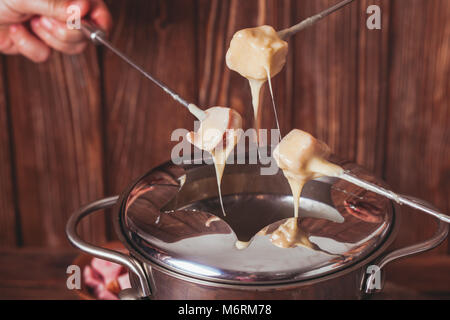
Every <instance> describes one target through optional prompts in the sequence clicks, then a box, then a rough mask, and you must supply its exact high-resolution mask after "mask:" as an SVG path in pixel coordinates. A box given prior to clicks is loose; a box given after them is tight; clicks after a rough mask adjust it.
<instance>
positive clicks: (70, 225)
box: [66, 196, 151, 299]
mask: <svg viewBox="0 0 450 320" xmlns="http://www.w3.org/2000/svg"><path fill="white" fill-rule="evenodd" d="M118 200H119V196H114V197H110V198H105V199H102V200H98V201H96V202H93V203H91V204H88V205H87V206H85V207H83V208H81V209H79V210H78V211H76V212H75V213H73V214H72V215H71V216H70V218H69V220H68V221H67V225H66V234H67V238H68V239H69V241H70V243H71V244H72V245H73V246H75V247H76V248H78V249H80V250H81V251H83V252H86V253H88V254H90V255H93V256H95V257H97V258H100V259H104V260H107V261H110V262H114V263H117V264H120V265H122V266H124V267H126V268H128V270H130V271H131V272H133V273H134V274H135V275H136V276H137V277H138V279H139V283H140V292H139V293H138V296H137V297H136V298H138V299H139V298H147V297H150V296H151V290H150V287H149V282H148V281H147V277H146V275H145V272H144V269H143V268H142V266H141V265H140V264H139V262H137V261H136V260H135V259H133V258H132V257H130V256H128V255H126V254H123V253H120V252H117V251H113V250H109V249H105V248H101V247H97V246H94V245H92V244H89V243H87V242H85V241H83V240H82V239H81V238H80V237H79V235H78V233H77V226H78V224H79V223H80V221H81V220H82V219H83V218H85V217H86V216H88V215H90V214H91V213H93V212H95V211H98V210H102V209H107V208H110V207H112V206H114V205H115V204H116V203H117V201H118Z"/></svg>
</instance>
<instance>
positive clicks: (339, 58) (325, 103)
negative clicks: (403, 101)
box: [293, 0, 360, 160]
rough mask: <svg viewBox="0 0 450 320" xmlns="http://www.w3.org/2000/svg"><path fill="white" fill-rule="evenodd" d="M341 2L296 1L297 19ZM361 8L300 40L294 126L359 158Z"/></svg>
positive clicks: (351, 157) (322, 24) (328, 21)
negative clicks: (358, 80) (357, 122)
mask: <svg viewBox="0 0 450 320" xmlns="http://www.w3.org/2000/svg"><path fill="white" fill-rule="evenodd" d="M334 3H335V1H329V0H319V1H316V0H306V1H296V2H295V4H296V9H295V12H296V20H299V21H300V20H302V19H305V18H307V17H309V16H311V15H313V14H316V13H318V12H320V11H322V10H324V9H326V8H328V7H329V6H331V5H332V4H334ZM359 15H360V13H359V12H358V6H357V5H352V6H349V7H346V8H343V9H342V10H341V11H339V12H337V13H335V14H333V15H331V16H329V17H328V18H326V19H325V20H322V21H321V22H319V23H318V24H317V25H315V26H313V27H311V28H309V29H307V30H304V31H303V32H300V33H299V34H297V35H296V36H295V40H294V41H295V45H294V50H295V63H294V64H295V69H294V70H295V71H294V88H295V89H294V102H293V114H294V115H293V119H294V126H295V127H297V128H301V129H303V130H305V131H308V132H311V133H312V134H313V135H315V136H316V137H318V138H319V139H321V140H323V141H325V142H327V143H328V144H329V145H330V147H331V149H332V150H333V151H334V152H335V153H336V154H337V155H339V156H341V157H343V158H346V159H349V160H355V158H356V131H357V126H356V119H357V112H358V107H357V95H356V93H357V73H356V72H357V68H358V65H357V61H358V60H357V56H358V29H359V23H358V22H359V19H358V17H359Z"/></svg>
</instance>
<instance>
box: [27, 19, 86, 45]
mask: <svg viewBox="0 0 450 320" xmlns="http://www.w3.org/2000/svg"><path fill="white" fill-rule="evenodd" d="M35 20H37V21H38V22H39V24H40V26H42V27H43V28H44V29H45V30H46V31H47V32H48V33H50V34H51V35H52V36H53V37H54V38H56V39H58V40H60V41H62V42H68V43H77V42H83V41H85V40H86V37H85V36H84V35H83V33H82V32H80V30H71V29H69V28H67V25H66V24H65V23H63V22H60V21H58V20H55V19H52V18H47V17H41V18H34V19H33V22H34V21H35Z"/></svg>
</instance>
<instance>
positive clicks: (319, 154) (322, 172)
mask: <svg viewBox="0 0 450 320" xmlns="http://www.w3.org/2000/svg"><path fill="white" fill-rule="evenodd" d="M330 153H331V152H330V148H329V147H328V146H327V145H326V144H325V143H324V142H322V141H319V140H317V139H315V138H314V137H313V136H312V135H310V134H309V133H306V132H304V131H301V130H298V129H295V130H293V131H291V132H290V133H289V134H288V135H287V136H286V137H285V138H284V139H283V140H282V141H281V142H280V144H279V145H278V146H277V147H276V149H275V151H274V158H275V160H276V161H277V163H278V166H279V167H280V169H281V170H283V173H284V175H285V177H286V178H287V180H288V182H289V185H290V187H291V190H292V196H293V198H294V216H295V217H298V207H299V200H300V195H301V193H302V189H303V186H304V185H305V183H306V182H308V181H309V180H312V179H316V178H319V177H321V176H339V175H340V174H342V173H343V171H344V170H343V169H342V168H341V167H339V166H337V165H335V164H332V163H330V162H328V161H327V160H326V158H328V157H329V155H330Z"/></svg>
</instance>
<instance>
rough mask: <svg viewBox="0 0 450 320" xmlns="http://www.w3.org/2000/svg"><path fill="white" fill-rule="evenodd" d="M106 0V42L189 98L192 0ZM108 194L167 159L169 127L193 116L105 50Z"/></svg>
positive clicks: (188, 123) (192, 88)
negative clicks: (110, 23) (109, 14)
mask: <svg viewBox="0 0 450 320" xmlns="http://www.w3.org/2000/svg"><path fill="white" fill-rule="evenodd" d="M128 3H129V1H110V7H111V9H112V11H113V15H114V16H115V17H116V27H115V29H114V33H113V34H112V42H113V43H114V44H115V45H116V46H117V47H118V48H120V49H122V50H123V51H124V52H125V53H127V54H129V55H130V56H131V57H132V58H133V59H134V60H135V61H136V62H137V63H138V64H140V65H142V66H143V67H144V68H145V69H146V70H147V71H149V72H150V73H151V74H153V75H154V76H155V77H156V78H158V79H159V80H161V81H162V82H164V83H167V84H168V85H170V87H171V88H172V89H173V90H175V91H176V92H177V93H178V94H179V95H180V96H182V97H183V98H184V99H186V100H188V101H193V102H195V100H196V92H197V82H196V79H197V78H196V48H195V47H196V46H195V26H194V21H195V6H194V5H193V2H192V1H180V0H171V1H144V0H142V1H134V2H133V5H132V6H131V5H128ZM103 77H104V82H105V88H104V89H105V92H104V95H105V101H106V104H105V111H106V118H105V124H106V137H107V145H106V150H107V168H108V177H107V178H108V179H107V186H108V189H107V191H108V193H110V194H111V193H117V192H121V191H123V189H124V188H125V187H126V186H127V185H128V184H129V183H130V182H131V181H132V180H133V179H136V178H137V177H138V176H140V175H142V174H143V173H145V172H146V171H148V170H150V169H151V168H152V167H154V166H155V165H157V164H159V163H161V162H164V161H167V159H170V156H171V149H172V147H173V146H174V145H175V144H176V143H178V142H170V139H171V134H172V131H174V130H175V129H178V128H186V129H190V130H192V129H193V123H194V120H195V118H194V117H193V116H192V115H190V113H189V112H188V111H187V110H186V109H185V108H184V107H183V106H182V105H180V104H178V103H177V102H175V101H174V100H172V99H171V98H170V96H168V95H166V94H165V93H164V92H163V91H162V90H161V89H160V88H158V87H157V86H155V85H154V84H153V83H152V82H151V81H149V80H148V79H146V78H145V77H143V76H142V75H141V74H140V73H139V72H137V71H135V70H134V69H132V68H130V67H129V66H128V65H127V64H125V63H124V62H123V61H121V60H120V59H119V58H117V57H116V56H114V55H113V54H111V53H110V52H105V56H104V75H103Z"/></svg>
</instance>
